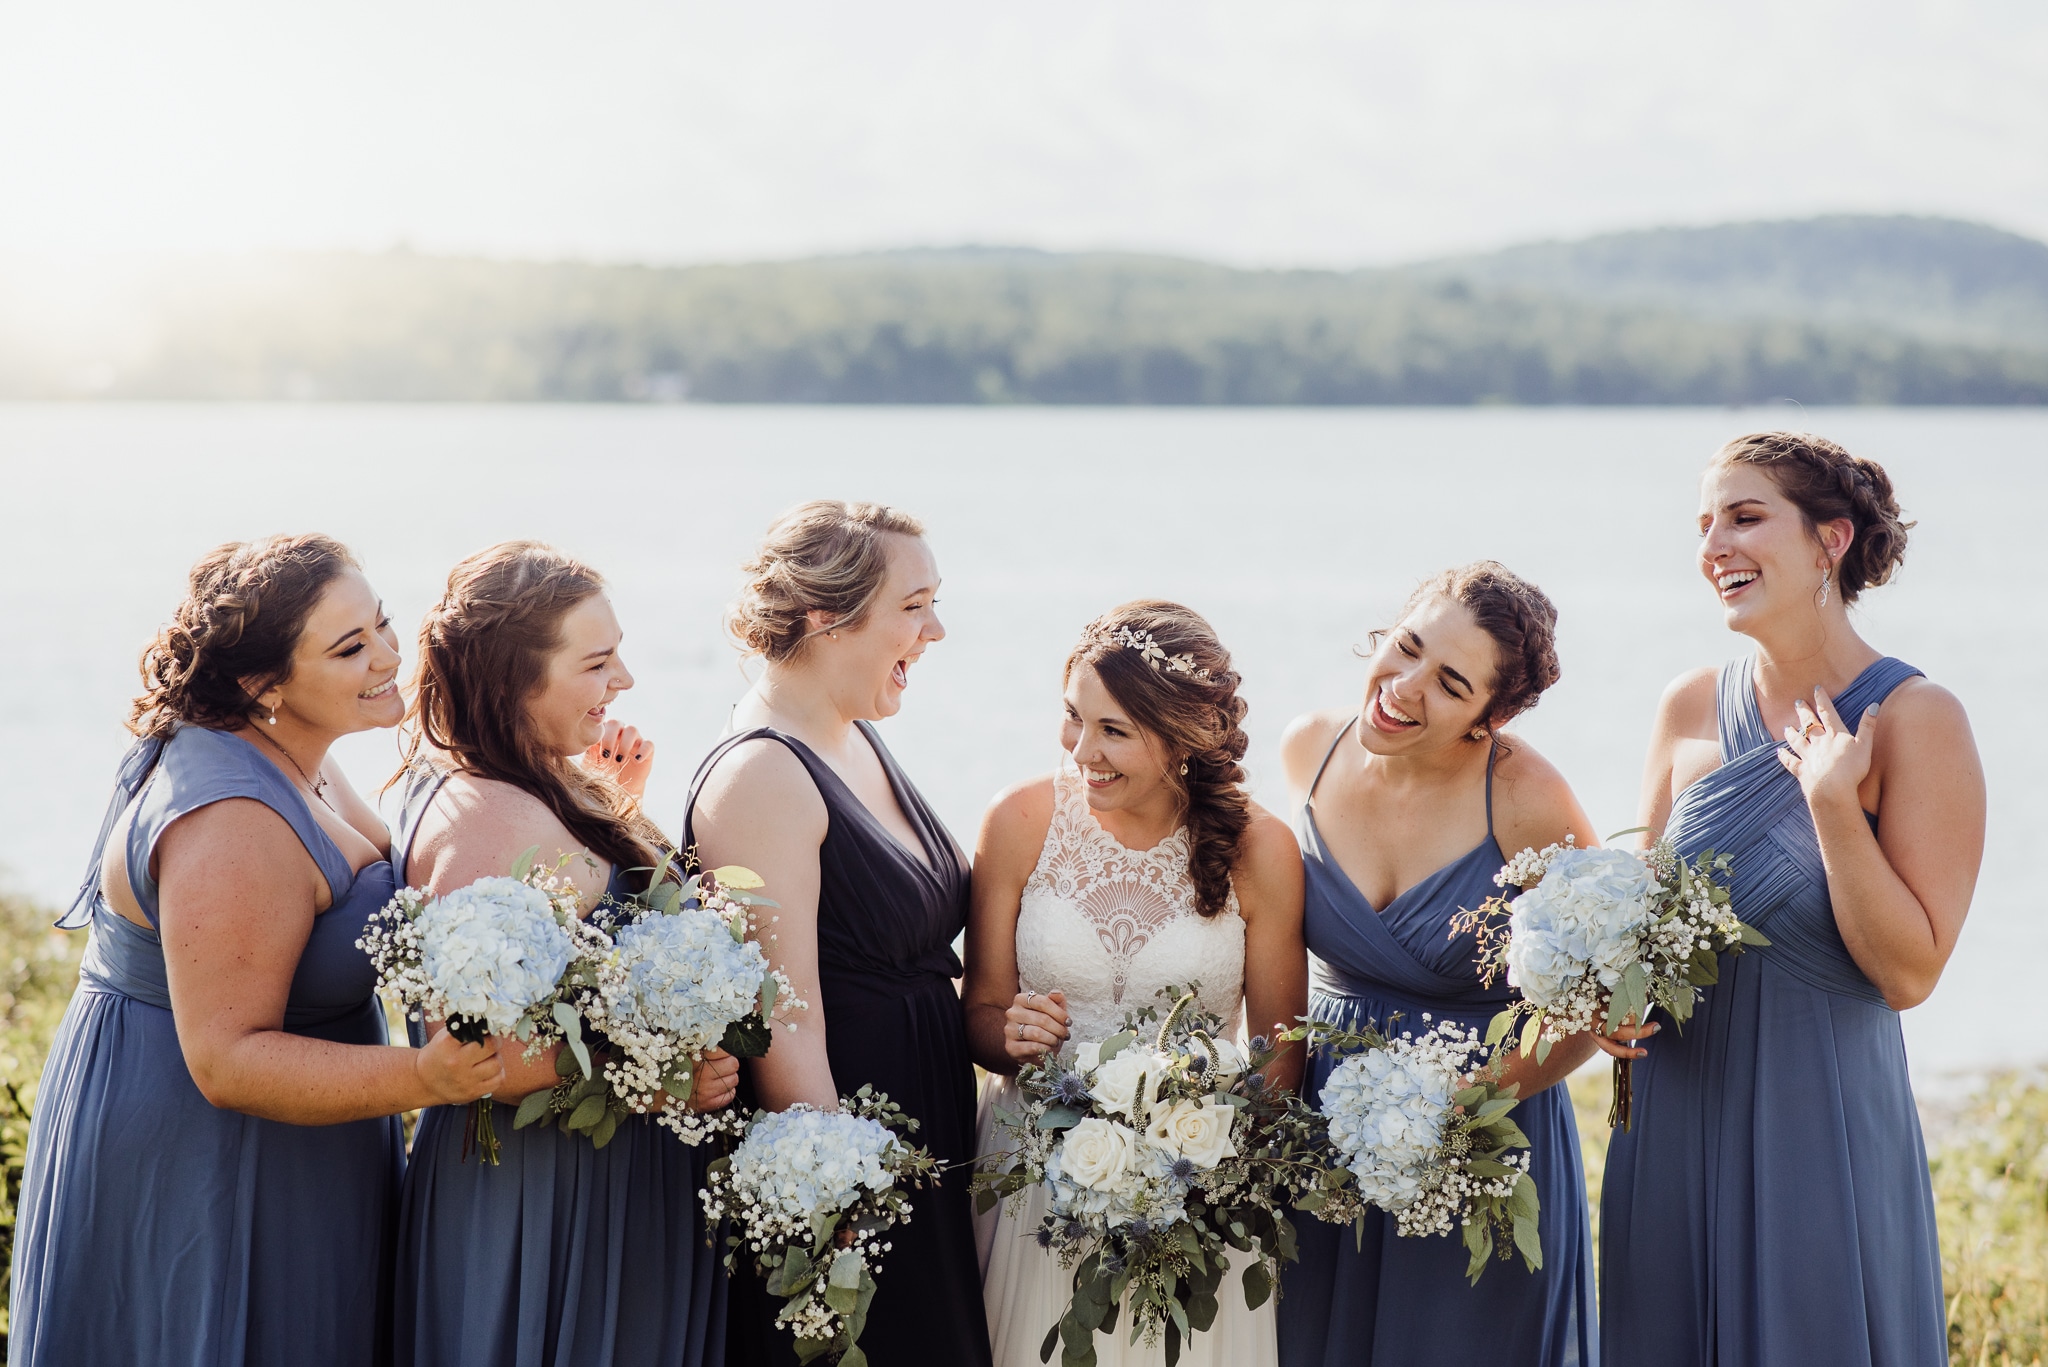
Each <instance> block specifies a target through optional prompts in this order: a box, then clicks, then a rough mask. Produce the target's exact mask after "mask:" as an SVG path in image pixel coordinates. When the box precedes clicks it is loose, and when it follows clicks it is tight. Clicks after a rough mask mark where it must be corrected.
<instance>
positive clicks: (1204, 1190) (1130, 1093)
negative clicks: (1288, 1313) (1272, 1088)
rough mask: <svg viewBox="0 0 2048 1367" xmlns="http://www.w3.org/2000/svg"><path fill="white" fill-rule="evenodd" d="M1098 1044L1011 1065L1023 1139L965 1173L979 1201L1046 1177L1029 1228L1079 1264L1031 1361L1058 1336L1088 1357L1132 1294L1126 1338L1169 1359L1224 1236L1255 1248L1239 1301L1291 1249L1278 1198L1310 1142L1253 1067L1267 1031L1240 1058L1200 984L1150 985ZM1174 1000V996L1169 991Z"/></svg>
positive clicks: (1264, 1052)
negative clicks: (1141, 1005)
mask: <svg viewBox="0 0 2048 1367" xmlns="http://www.w3.org/2000/svg"><path fill="white" fill-rule="evenodd" d="M1160 996H1161V997H1162V998H1164V999H1168V1000H1173V1005H1172V1007H1171V1009H1170V1010H1168V1012H1167V1014H1166V1018H1165V1019H1164V1020H1163V1021H1159V1024H1158V1028H1157V1030H1156V1031H1146V1032H1145V1033H1144V1034H1141V1033H1140V1032H1141V1031H1143V1030H1144V1029H1145V1027H1147V1026H1149V1025H1150V1024H1151V1023H1152V1022H1153V1021H1155V1020H1158V1014H1159V1013H1158V1010H1157V1009H1156V1008H1152V1007H1147V1008H1145V1009H1143V1010H1142V1011H1139V1012H1136V1013H1133V1014H1132V1015H1131V1016H1128V1017H1126V1019H1125V1022H1124V1025H1125V1028H1124V1029H1123V1030H1122V1031H1120V1032H1119V1033H1117V1034H1114V1035H1112V1036H1110V1037H1109V1038H1108V1039H1106V1040H1102V1041H1100V1042H1090V1043H1082V1044H1080V1045H1078V1046H1077V1048H1076V1050H1075V1053H1074V1056H1073V1058H1072V1061H1071V1063H1068V1062H1063V1061H1061V1059H1060V1058H1058V1057H1052V1058H1048V1059H1047V1060H1045V1061H1044V1062H1043V1063H1039V1064H1026V1065H1024V1066H1023V1067H1021V1068H1019V1069H1018V1070H1017V1088H1018V1091H1019V1092H1020V1093H1021V1094H1022V1096H1023V1099H1024V1107H1023V1111H1022V1113H1010V1112H1006V1111H1000V1110H999V1111H998V1115H997V1119H998V1121H999V1122H1000V1123H1001V1124H1002V1125H1003V1126H1004V1127H1005V1128H1006V1129H1007V1130H1008V1131H1009V1132H1010V1133H1011V1134H1012V1135H1013V1136H1014V1137H1015V1139H1016V1140H1017V1143H1018V1147H1017V1148H1016V1149H1014V1150H1012V1151H1010V1152H1008V1153H1004V1154H999V1155H995V1156H994V1157H993V1160H992V1161H991V1160H984V1163H985V1166H984V1168H983V1170H982V1171H981V1172H979V1173H977V1174H976V1177H975V1186H976V1188H977V1191H978V1197H977V1199H978V1201H979V1202H980V1206H981V1208H982V1209H983V1210H987V1209H990V1208H992V1207H993V1206H994V1205H995V1203H996V1202H997V1201H1000V1200H1002V1199H1004V1198H1006V1197H1010V1198H1016V1197H1018V1196H1020V1194H1021V1193H1023V1192H1024V1191H1025V1190H1026V1189H1027V1188H1029V1187H1033V1186H1037V1185H1043V1186H1044V1187H1045V1188H1046V1189H1047V1198H1048V1204H1049V1206H1050V1211H1049V1212H1048V1214H1047V1215H1046V1216H1045V1218H1044V1220H1043V1222H1042V1223H1041V1224H1040V1226H1039V1228H1038V1229H1037V1230H1036V1231H1035V1234H1034V1237H1035V1238H1036V1239H1037V1241H1038V1245H1039V1247H1041V1248H1043V1249H1046V1250H1047V1251H1048V1252H1052V1253H1055V1254H1057V1255H1058V1257H1059V1259H1060V1265H1061V1266H1062V1267H1072V1268H1074V1293H1073V1298H1072V1300H1071V1301H1070V1302H1069V1304H1068V1307H1067V1311H1066V1313H1065V1314H1064V1315H1062V1316H1061V1317H1060V1320H1059V1322H1058V1323H1057V1324H1055V1325H1054V1326H1053V1327H1052V1328H1051V1330H1049V1331H1048V1332H1047V1334H1046V1336H1045V1342H1044V1344H1043V1346H1041V1347H1040V1349H1039V1359H1040V1360H1041V1361H1046V1360H1049V1359H1050V1358H1051V1357H1052V1350H1053V1347H1054V1345H1055V1344H1059V1343H1062V1342H1063V1343H1064V1345H1065V1347H1064V1349H1063V1351H1062V1354H1061V1361H1062V1363H1063V1365H1064V1367H1089V1365H1090V1364H1093V1363H1094V1362H1095V1360H1096V1359H1095V1343H1094V1336H1095V1333H1096V1331H1097V1330H1100V1331H1102V1332H1104V1333H1113V1332H1115V1330H1116V1321H1117V1315H1118V1309H1119V1307H1120V1306H1122V1305H1123V1303H1124V1300H1125V1297H1126V1294H1128V1296H1129V1300H1130V1318H1131V1328H1130V1341H1131V1342H1132V1343H1136V1342H1138V1341H1139V1339H1140V1338H1142V1339H1143V1340H1144V1341H1145V1342H1146V1343H1148V1344H1150V1343H1156V1342H1158V1341H1159V1340H1160V1338H1161V1337H1162V1336H1163V1337H1164V1338H1165V1341H1166V1361H1167V1362H1168V1363H1169V1364H1171V1363H1175V1362H1178V1361H1179V1358H1180V1349H1181V1344H1182V1343H1183V1342H1184V1341H1185V1340H1186V1339H1188V1338H1189V1337H1191V1336H1192V1335H1194V1334H1197V1333H1200V1332H1202V1331H1203V1330H1206V1329H1208V1328H1209V1326H1210V1325H1211V1324H1213V1323H1214V1322H1215V1319H1216V1313H1217V1310H1218V1303H1217V1294H1218V1287H1219V1286H1220V1285H1221V1282H1222V1279H1223V1274H1224V1273H1225V1272H1226V1271H1228V1270H1229V1267H1230V1260H1229V1258H1228V1256H1227V1254H1226V1252H1225V1250H1226V1248H1230V1249H1236V1250H1237V1251H1238V1252H1241V1253H1246V1254H1249V1255H1250V1261H1249V1262H1248V1264H1247V1265H1246V1267H1245V1270H1244V1273H1243V1286H1244V1297H1245V1304H1246V1305H1247V1306H1250V1307H1252V1308H1254V1309H1256V1308H1257V1307H1258V1306H1259V1305H1261V1304H1263V1303H1264V1302H1265V1300H1266V1298H1267V1297H1268V1296H1269V1295H1270V1294H1272V1290H1273V1285H1274V1282H1275V1280H1276V1279H1277V1277H1278V1274H1279V1269H1280V1264H1281V1263H1282V1262H1283V1261H1287V1260H1291V1259H1292V1258H1293V1257H1294V1256H1295V1253H1294V1228H1293V1226H1292V1225H1291V1224H1289V1223H1288V1220H1287V1217H1286V1214H1285V1207H1286V1204H1287V1196H1288V1192H1289V1189H1290V1184H1295V1185H1298V1184H1299V1183H1301V1182H1303V1181H1307V1180H1312V1177H1311V1176H1309V1174H1312V1172H1313V1170H1314V1169H1313V1160H1314V1147H1313V1144H1312V1143H1311V1142H1310V1137H1309V1135H1308V1132H1307V1127H1306V1125H1305V1124H1304V1123H1303V1122H1302V1120H1301V1118H1300V1117H1299V1116H1297V1115H1295V1113H1294V1112H1293V1111H1292V1110H1291V1109H1290V1108H1289V1107H1288V1105H1287V1104H1286V1100H1285V1097H1284V1095H1282V1094H1278V1093H1273V1092H1269V1091H1268V1090H1267V1088H1266V1087H1265V1079H1264V1076H1263V1075H1262V1074H1260V1073H1258V1072H1257V1071H1255V1070H1256V1069H1258V1068H1262V1067H1264V1066H1265V1065H1266V1064H1267V1063H1268V1062H1269V1061H1270V1060H1271V1059H1272V1058H1273V1052H1274V1051H1273V1050H1272V1049H1271V1048H1270V1047H1269V1046H1268V1045H1267V1042H1266V1041H1264V1040H1255V1041H1253V1044H1252V1051H1251V1054H1250V1056H1249V1057H1247V1056H1246V1055H1244V1054H1242V1053H1240V1052H1239V1050H1238V1049H1237V1048H1236V1047H1235V1046H1234V1045H1232V1044H1231V1042H1230V1041H1229V1040H1227V1039H1224V1038H1221V1035H1222V1033H1223V1025H1224V1023H1223V1022H1222V1021H1221V1020H1220V1019H1219V1018H1217V1017H1215V1016H1213V1015H1209V1014H1206V1013H1200V1012H1196V1011H1195V1010H1193V1009H1192V1008H1193V1003H1194V1001H1195V989H1194V988H1193V987H1192V986H1191V987H1190V988H1189V989H1188V990H1187V991H1186V992H1184V993H1183V992H1180V990H1179V989H1177V988H1172V987H1169V988H1167V989H1165V990H1164V991H1162V992H1161V993H1160ZM1176 997H1177V1000H1174V998H1176Z"/></svg>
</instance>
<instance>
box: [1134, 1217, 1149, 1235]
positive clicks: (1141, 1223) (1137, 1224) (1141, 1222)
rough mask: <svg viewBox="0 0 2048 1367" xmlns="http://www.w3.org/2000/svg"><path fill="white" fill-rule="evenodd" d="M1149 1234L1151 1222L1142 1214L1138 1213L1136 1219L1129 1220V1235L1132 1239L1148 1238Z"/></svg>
mask: <svg viewBox="0 0 2048 1367" xmlns="http://www.w3.org/2000/svg"><path fill="white" fill-rule="evenodd" d="M1151 1234H1152V1222H1151V1221H1150V1220H1148V1219H1146V1218H1145V1217H1144V1216H1142V1215H1140V1216H1139V1217H1138V1218H1137V1219H1135V1220H1133V1221H1131V1237H1132V1238H1133V1239H1145V1238H1150V1237H1151Z"/></svg>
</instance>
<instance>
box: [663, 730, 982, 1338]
mask: <svg viewBox="0 0 2048 1367" xmlns="http://www.w3.org/2000/svg"><path fill="white" fill-rule="evenodd" d="M856 725H858V726H859V727H860V730H861V734H862V735H863V736H865V737H866V738H867V741H868V744H870V745H871V746H873V747H874V750H875V755H876V757H877V758H879V759H880V760H881V762H882V768H883V770H884V771H885V772H886V773H887V775H888V778H889V787H890V790H891V791H892V792H894V793H895V795H896V804H897V806H899V807H900V808H902V810H903V815H904V817H905V818H906V819H907V820H908V821H909V822H910V825H911V829H913V830H914V831H916V832H917V836H918V841H919V843H920V844H922V845H923V846H924V853H925V859H928V860H930V863H929V864H927V863H926V862H925V859H919V858H918V857H917V856H916V855H914V854H912V853H911V852H910V851H909V850H907V849H905V848H904V847H903V844H902V842H901V841H899V840H898V839H897V838H896V837H895V836H894V835H892V834H890V832H889V830H888V828H887V827H885V826H883V825H882V824H881V822H879V821H877V820H876V819H875V818H874V816H873V814H871V813H870V812H869V811H868V809H867V808H866V807H865V806H863V805H862V804H861V801H860V799H859V798H858V797H855V796H854V794H853V792H852V790H851V789H849V788H848V787H847V786H846V784H845V783H844V782H842V781H841V780H840V778H839V775H837V774H836V773H834V772H833V771H832V766H830V765H829V764H827V763H825V761H823V760H822V759H820V758H818V756H817V754H816V752H814V751H813V750H812V749H811V748H810V747H809V746H807V745H805V744H804V743H803V742H802V741H800V740H798V739H797V738H796V737H794V736H791V735H788V734H785V733H784V732H781V731H776V730H773V729H770V728H768V727H758V728H756V729H754V730H751V731H745V732H742V733H740V734H738V735H734V736H728V737H726V738H725V739H724V740H722V741H720V742H719V743H718V745H717V747H716V748H715V749H713V750H712V751H711V753H710V754H709V755H707V756H706V757H705V759H704V763H703V764H702V765H701V766H700V767H699V768H698V770H697V776H696V778H695V779H694V780H693V781H692V782H691V784H690V810H689V813H686V814H685V816H684V818H683V845H684V847H685V848H691V847H694V845H695V844H696V836H695V834H694V833H693V828H692V826H691V815H692V814H694V812H695V810H696V806H697V795H698V793H699V792H701V791H702V790H703V786H704V780H705V779H706V777H708V776H709V775H710V773H711V770H712V769H713V768H714V767H715V766H716V765H717V763H718V761H719V760H721V759H723V758H724V757H725V756H726V754H727V752H729V751H730V750H731V749H732V748H733V747H734V746H736V745H739V744H741V743H742V742H745V741H750V740H759V739H767V740H772V741H775V742H777V743H779V744H781V745H785V746H787V747H788V748H789V750H790V753H792V754H794V755H795V756H796V757H797V759H798V760H800V761H801V762H802V763H803V766H804V768H805V769H806V770H808V771H809V773H810V775H811V780H812V782H814V783H816V784H817V785H818V795H819V796H820V797H822V798H823V799H824V800H825V812H826V821H827V825H826V830H825V843H824V844H823V845H821V846H819V848H818V880H819V881H818V989H819V995H820V996H821V997H822V998H823V1006H824V1010H825V1023H826V1024H825V1030H826V1054H827V1057H828V1058H829V1060H830V1062H831V1066H832V1079H833V1082H834V1084H835V1085H836V1086H837V1087H838V1088H839V1091H840V1094H841V1095H842V1096H844V1095H850V1094H851V1093H853V1092H855V1091H857V1090H858V1089H859V1088H860V1086H861V1084H862V1083H872V1084H873V1085H874V1088H875V1090H876V1091H878V1092H887V1093H888V1094H889V1097H890V1099H891V1100H892V1101H894V1102H896V1103H897V1104H898V1105H899V1106H901V1107H902V1108H903V1109H904V1111H905V1113H907V1114H909V1115H911V1116H914V1117H915V1118H916V1119H917V1120H918V1121H919V1122H920V1123H919V1126H918V1130H917V1133H916V1135H915V1136H913V1138H914V1140H915V1142H916V1143H918V1144H921V1145H923V1146H924V1147H926V1148H928V1149H930V1150H931V1152H932V1153H933V1154H934V1155H935V1156H936V1157H937V1158H938V1160H939V1161H940V1162H941V1163H944V1164H956V1163H957V1164H964V1163H966V1162H967V1161H968V1160H969V1159H971V1158H973V1157H974V1061H973V1059H972V1057H971V1056H970V1055H969V1053H968V1051H967V1023H966V1018H965V1016H964V1015H963V1013H962V1011H961V1008H960V994H959V991H958V990H957V989H956V988H955V987H954V986H953V982H954V979H956V978H958V977H959V976H960V959H959V956H957V955H956V954H954V952H953V937H954V936H956V935H958V934H959V933H960V932H961V930H962V929H964V928H965V926H966V924H967V863H966V860H964V859H963V858H962V857H961V855H960V851H959V847H958V846H956V845H955V844H954V843H953V838H952V837H951V836H950V835H948V834H947V833H946V828H945V827H944V826H943V825H942V824H940V822H939V818H938V814H937V813H935V812H934V811H932V809H931V807H930V806H929V805H928V804H927V803H926V802H925V800H924V798H923V796H922V795H921V794H919V792H918V791H917V789H916V788H914V787H912V786H911V784H910V780H909V778H907V777H906V776H905V775H904V773H903V771H902V770H901V769H900V768H898V767H897V765H896V760H895V757H894V756H892V755H891V754H890V753H889V751H888V749H887V747H885V746H884V745H883V744H882V740H881V737H880V736H877V735H876V734H875V731H874V728H873V727H871V726H869V725H868V724H867V723H866V722H858V723H856ZM774 891H775V890H774V889H773V888H770V889H768V892H769V893H770V894H771V895H772V894H773V893H774ZM735 1104H737V1105H745V1106H752V1105H753V1104H754V1103H753V1100H752V1092H751V1088H749V1087H746V1086H745V1085H744V1082H743V1086H742V1094H741V1099H740V1101H739V1102H736V1103H735ZM967 1181H968V1174H967V1171H966V1169H965V1168H964V1167H963V1168H957V1169H955V1170H954V1171H951V1172H948V1173H947V1174H946V1175H945V1176H944V1177H943V1178H942V1179H941V1180H940V1181H939V1182H938V1183H937V1184H935V1185H932V1186H928V1187H926V1188H924V1189H923V1190H921V1191H914V1192H913V1193H912V1197H911V1209H912V1217H911V1220H910V1222H909V1223H908V1224H903V1225H898V1226H896V1228H894V1229H893V1230H891V1231H890V1232H889V1239H890V1242H891V1243H892V1244H893V1245H894V1247H893V1248H892V1249H891V1251H890V1252H889V1253H887V1254H886V1255H884V1256H883V1258H882V1262H881V1265H880V1267H879V1268H878V1270H877V1273H876V1277H875V1280H876V1283H877V1284H878V1287H879V1290H878V1291H877V1292H876V1294H875V1299H874V1302H873V1304H872V1306H871V1308H870V1309H869V1311H868V1321H867V1327H866V1329H865V1330H863V1331H862V1333H861V1337H860V1347H861V1349H862V1351H863V1352H865V1353H866V1354H867V1358H868V1361H869V1362H871V1363H873V1364H875V1367H939V1364H944V1367H976V1364H985V1363H987V1362H988V1326H987V1324H986V1322H985V1321H984V1320H983V1318H982V1313H981V1294H980V1287H979V1286H978V1285H977V1284H976V1280H975V1275H974V1270H975V1262H974V1223H973V1207H972V1204H971V1202H970V1199H969V1196H968V1190H967ZM781 1305H782V1302H781V1300H780V1298H778V1297H771V1296H769V1295H768V1293H767V1290H766V1288H764V1287H763V1286H762V1285H761V1281H760V1279H759V1278H758V1277H756V1276H755V1275H754V1273H753V1271H752V1269H751V1268H744V1267H743V1268H742V1270H741V1271H740V1272H738V1273H736V1274H735V1275H734V1277H733V1280H732V1318H731V1329H730V1333H729V1334H728V1338H727V1348H726V1361H727V1362H729V1363H732V1364H734V1365H735V1367H758V1365H759V1364H766V1363H776V1364H784V1365H787V1364H793V1363H795V1362H796V1350H795V1347H794V1342H795V1340H794V1339H793V1338H792V1337H791V1335H790V1333H789V1331H788V1330H786V1329H778V1328H776V1327H775V1322H774V1321H775V1312H776V1311H777V1310H778V1309H780V1308H781Z"/></svg>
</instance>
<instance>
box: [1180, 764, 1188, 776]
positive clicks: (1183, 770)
mask: <svg viewBox="0 0 2048 1367" xmlns="http://www.w3.org/2000/svg"><path fill="white" fill-rule="evenodd" d="M1180 776H1181V777H1182V778H1186V777H1187V776H1188V762H1187V761H1186V760H1182V761H1181V762H1180Z"/></svg>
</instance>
